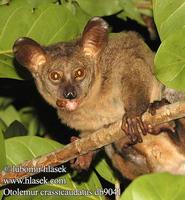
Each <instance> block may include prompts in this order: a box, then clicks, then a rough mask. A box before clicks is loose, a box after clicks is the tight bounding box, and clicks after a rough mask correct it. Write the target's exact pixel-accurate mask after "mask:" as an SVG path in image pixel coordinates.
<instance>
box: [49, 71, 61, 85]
mask: <svg viewBox="0 0 185 200" xmlns="http://www.w3.org/2000/svg"><path fill="white" fill-rule="evenodd" d="M49 78H50V80H51V81H55V82H58V81H60V79H61V73H59V72H57V71H53V72H50V74H49Z"/></svg>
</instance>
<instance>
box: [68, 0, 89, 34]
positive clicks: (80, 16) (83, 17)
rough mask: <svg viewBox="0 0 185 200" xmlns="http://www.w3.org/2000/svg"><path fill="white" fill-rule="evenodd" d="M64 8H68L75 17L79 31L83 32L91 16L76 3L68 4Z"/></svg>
mask: <svg viewBox="0 0 185 200" xmlns="http://www.w3.org/2000/svg"><path fill="white" fill-rule="evenodd" d="M64 6H66V8H68V9H69V10H70V11H71V13H72V14H73V15H74V17H75V19H76V23H77V24H78V27H79V30H80V32H81V31H82V30H83V28H84V27H85V25H86V23H87V21H88V20H89V19H90V18H91V17H90V15H88V14H87V13H86V12H85V11H84V10H82V9H81V8H80V6H79V5H78V4H77V3H76V2H73V1H72V2H66V3H65V4H64Z"/></svg>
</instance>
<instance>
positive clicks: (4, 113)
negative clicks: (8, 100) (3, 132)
mask: <svg viewBox="0 0 185 200" xmlns="http://www.w3.org/2000/svg"><path fill="white" fill-rule="evenodd" d="M0 119H2V120H3V121H4V122H5V124H6V125H7V126H9V125H10V124H11V123H12V122H13V121H15V120H17V121H19V122H21V119H20V116H19V112H18V111H17V110H16V109H15V107H13V106H12V105H10V106H8V107H7V108H5V109H4V110H0Z"/></svg>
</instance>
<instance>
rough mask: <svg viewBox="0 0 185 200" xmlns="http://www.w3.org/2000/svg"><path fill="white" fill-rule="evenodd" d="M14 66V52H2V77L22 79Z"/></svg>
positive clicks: (0, 74) (0, 75) (0, 54)
mask: <svg viewBox="0 0 185 200" xmlns="http://www.w3.org/2000/svg"><path fill="white" fill-rule="evenodd" d="M12 66H13V56H12V54H6V53H3V52H2V51H1V52H0V78H12V79H18V80H22V77H20V76H19V74H18V73H17V70H16V69H15V68H13V67H12Z"/></svg>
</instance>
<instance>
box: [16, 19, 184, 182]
mask: <svg viewBox="0 0 185 200" xmlns="http://www.w3.org/2000/svg"><path fill="white" fill-rule="evenodd" d="M107 30H108V26H107V24H106V22H105V21H103V20H102V19H100V18H93V19H92V20H91V21H90V22H89V23H88V24H87V25H86V27H85V29H84V32H83V34H82V37H81V38H79V39H77V40H76V41H73V42H71V43H58V44H56V45H52V46H49V47H41V46H40V45H39V44H37V43H36V42H34V41H32V40H31V39H29V38H23V39H21V40H18V41H17V42H16V43H15V45H14V53H15V56H16V59H17V60H18V61H19V62H20V63H21V64H22V65H26V67H27V68H28V69H29V70H30V71H31V73H32V74H33V77H34V78H35V81H36V85H37V87H38V90H39V92H40V93H41V95H42V96H43V97H44V98H45V100H46V101H47V102H48V103H50V104H51V105H52V106H53V107H55V108H56V109H57V113H58V116H59V118H60V119H61V121H62V122H63V123H65V124H67V125H68V126H69V127H72V128H75V129H76V130H79V131H81V136H85V135H86V134H91V133H93V132H94V131H96V130H99V129H101V128H105V127H106V126H109V125H110V124H111V123H114V122H116V121H118V120H121V119H122V117H123V116H124V114H125V113H126V114H128V115H130V116H138V115H141V114H142V113H143V112H145V111H146V109H147V108H148V105H149V103H150V102H153V101H154V100H160V98H161V91H162V86H161V84H160V83H159V82H158V81H157V80H156V79H155V77H154V75H153V58H154V55H153V52H152V51H151V50H150V49H149V48H148V47H147V46H146V44H145V43H144V41H143V40H142V39H141V37H140V36H138V34H136V33H134V32H123V33H120V34H116V35H113V36H110V37H109V38H108V34H107ZM25 45H26V47H29V48H27V49H28V50H26V51H25ZM29 51H30V52H29ZM38 54H41V57H42V58H45V60H46V62H45V63H42V65H39V63H38V60H39V59H35V57H34V56H30V55H38ZM33 58H34V59H33ZM78 68H81V69H84V70H85V78H83V80H80V81H77V80H76V79H75V77H74V73H75V70H76V69H78ZM33 69H34V70H33ZM52 71H55V72H58V73H59V74H63V76H62V77H61V79H60V80H59V81H58V82H52V81H51V80H49V78H48V76H49V74H50V73H51V72H52ZM69 86H70V87H69ZM66 88H74V91H75V92H76V93H77V97H75V99H73V100H69V99H67V100H66V99H65V98H64V97H63V94H64V92H65V90H66ZM74 91H71V92H74ZM56 102H58V104H57V105H58V106H57V105H56ZM76 105H77V106H76ZM73 107H75V109H74V108H73ZM69 109H73V110H69ZM168 148H169V149H168ZM155 149H156V150H155ZM171 151H173V153H171ZM106 152H107V154H108V155H109V156H110V158H111V159H112V162H113V164H114V166H115V167H116V168H117V169H118V170H119V171H120V172H121V173H122V174H123V175H124V176H126V177H128V178H131V179H133V178H135V177H136V176H138V175H141V174H144V173H149V172H151V171H171V172H174V170H175V169H177V166H176V165H175V164H173V161H174V159H175V157H176V158H177V159H179V161H180V162H181V161H183V159H184V158H183V156H182V151H181V150H180V148H178V147H177V146H176V145H175V143H173V142H172V140H171V138H170V137H169V136H168V135H167V134H161V135H159V136H146V137H145V138H144V142H143V143H142V144H137V145H135V146H133V147H130V148H127V149H125V148H123V146H122V145H121V140H120V141H119V142H116V143H115V144H114V145H109V146H107V147H106ZM160 154H162V155H163V156H162V157H160ZM158 155H159V156H158ZM166 159H167V160H166ZM169 165H171V166H169Z"/></svg>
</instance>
